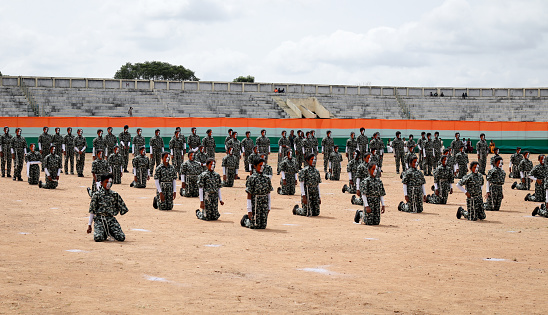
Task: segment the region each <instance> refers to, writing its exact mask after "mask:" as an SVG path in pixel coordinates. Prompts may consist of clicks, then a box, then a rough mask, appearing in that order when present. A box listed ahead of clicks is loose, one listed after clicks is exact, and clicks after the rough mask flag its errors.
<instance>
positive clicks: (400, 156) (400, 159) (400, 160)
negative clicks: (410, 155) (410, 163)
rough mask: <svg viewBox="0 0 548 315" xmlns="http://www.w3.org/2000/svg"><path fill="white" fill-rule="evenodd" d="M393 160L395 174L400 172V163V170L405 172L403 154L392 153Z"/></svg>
mask: <svg viewBox="0 0 548 315" xmlns="http://www.w3.org/2000/svg"><path fill="white" fill-rule="evenodd" d="M394 159H396V172H399V171H400V163H401V169H402V171H405V169H406V167H405V153H403V152H395V153H394Z"/></svg>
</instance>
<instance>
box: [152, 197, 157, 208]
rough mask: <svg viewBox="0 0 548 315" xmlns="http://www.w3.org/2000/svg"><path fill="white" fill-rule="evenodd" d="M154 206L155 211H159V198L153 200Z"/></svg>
mask: <svg viewBox="0 0 548 315" xmlns="http://www.w3.org/2000/svg"><path fill="white" fill-rule="evenodd" d="M152 206H153V207H154V209H158V198H156V197H154V199H153V200H152Z"/></svg>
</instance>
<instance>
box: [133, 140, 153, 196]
mask: <svg viewBox="0 0 548 315" xmlns="http://www.w3.org/2000/svg"><path fill="white" fill-rule="evenodd" d="M139 152H140V154H139V155H137V156H136V157H134V158H133V161H131V164H132V165H133V182H132V183H131V184H130V185H129V186H130V187H135V188H146V187H147V180H149V179H150V160H149V159H148V157H147V151H146V148H145V147H141V149H140V150H139Z"/></svg>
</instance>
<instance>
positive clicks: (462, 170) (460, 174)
mask: <svg viewBox="0 0 548 315" xmlns="http://www.w3.org/2000/svg"><path fill="white" fill-rule="evenodd" d="M466 173H468V169H467V168H466V164H459V171H458V174H457V178H458V179H461V178H463V177H464V175H466Z"/></svg>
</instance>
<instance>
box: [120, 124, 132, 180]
mask: <svg viewBox="0 0 548 315" xmlns="http://www.w3.org/2000/svg"><path fill="white" fill-rule="evenodd" d="M118 139H120V149H121V151H122V157H123V158H124V163H123V164H122V165H123V166H124V173H127V172H128V170H127V165H128V164H129V148H130V147H131V133H129V126H128V125H125V126H124V131H122V132H120V134H118Z"/></svg>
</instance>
